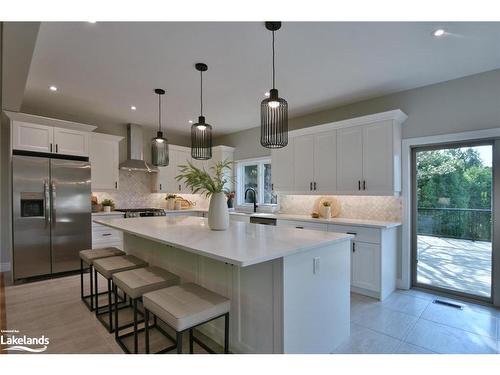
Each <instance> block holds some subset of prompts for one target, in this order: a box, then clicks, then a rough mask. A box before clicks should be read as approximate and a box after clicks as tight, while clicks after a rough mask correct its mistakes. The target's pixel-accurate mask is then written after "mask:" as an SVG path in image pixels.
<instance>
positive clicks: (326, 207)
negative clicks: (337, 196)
mask: <svg viewBox="0 0 500 375" xmlns="http://www.w3.org/2000/svg"><path fill="white" fill-rule="evenodd" d="M322 209H323V217H324V218H325V219H330V218H331V217H332V202H330V201H324V202H323V207H322Z"/></svg>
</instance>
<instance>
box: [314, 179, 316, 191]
mask: <svg viewBox="0 0 500 375" xmlns="http://www.w3.org/2000/svg"><path fill="white" fill-rule="evenodd" d="M314 190H316V181H315V182H314Z"/></svg>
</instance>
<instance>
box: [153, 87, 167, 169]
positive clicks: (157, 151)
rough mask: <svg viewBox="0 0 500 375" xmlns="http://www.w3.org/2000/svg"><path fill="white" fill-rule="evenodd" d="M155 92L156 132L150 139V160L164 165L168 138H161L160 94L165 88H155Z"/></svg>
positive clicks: (163, 93)
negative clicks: (156, 96)
mask: <svg viewBox="0 0 500 375" xmlns="http://www.w3.org/2000/svg"><path fill="white" fill-rule="evenodd" d="M155 94H157V95H158V133H156V137H155V138H153V139H152V141H151V162H152V164H153V165H155V166H157V167H166V166H167V165H168V162H169V158H168V140H167V139H166V138H163V132H162V131H161V96H162V95H165V90H163V89H155Z"/></svg>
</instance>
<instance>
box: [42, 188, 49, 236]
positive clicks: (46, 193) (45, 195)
mask: <svg viewBox="0 0 500 375" xmlns="http://www.w3.org/2000/svg"><path fill="white" fill-rule="evenodd" d="M43 199H44V207H43V209H44V211H45V215H44V216H45V226H47V225H49V223H50V203H49V202H50V196H49V182H48V181H47V180H44V181H43Z"/></svg>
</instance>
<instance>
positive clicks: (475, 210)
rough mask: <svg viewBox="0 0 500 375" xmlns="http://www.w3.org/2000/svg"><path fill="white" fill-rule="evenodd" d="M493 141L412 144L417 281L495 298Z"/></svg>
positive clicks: (414, 249) (426, 285)
mask: <svg viewBox="0 0 500 375" xmlns="http://www.w3.org/2000/svg"><path fill="white" fill-rule="evenodd" d="M492 154H493V143H484V142H483V143H475V144H460V145H444V146H443V145H440V146H433V147H425V148H415V149H413V155H412V157H413V181H412V182H413V199H412V201H413V202H412V210H413V220H412V223H413V230H412V232H413V249H412V254H413V285H414V286H418V287H423V288H429V289H436V290H440V291H445V292H449V293H452V294H458V295H463V296H468V297H474V298H479V299H483V300H491V297H492V222H493V220H492V192H493V156H492Z"/></svg>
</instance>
